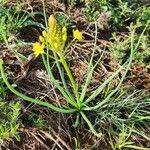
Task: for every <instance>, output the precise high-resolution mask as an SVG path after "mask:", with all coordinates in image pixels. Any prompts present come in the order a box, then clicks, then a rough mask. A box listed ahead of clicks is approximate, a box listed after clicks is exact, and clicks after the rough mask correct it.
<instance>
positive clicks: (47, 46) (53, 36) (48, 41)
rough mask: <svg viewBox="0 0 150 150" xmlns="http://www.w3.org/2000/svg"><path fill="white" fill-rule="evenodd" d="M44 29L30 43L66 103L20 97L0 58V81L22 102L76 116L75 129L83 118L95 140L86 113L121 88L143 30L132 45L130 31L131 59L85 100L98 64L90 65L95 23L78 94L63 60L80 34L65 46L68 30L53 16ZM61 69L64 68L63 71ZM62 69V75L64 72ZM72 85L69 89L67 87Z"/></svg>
mask: <svg viewBox="0 0 150 150" xmlns="http://www.w3.org/2000/svg"><path fill="white" fill-rule="evenodd" d="M46 26H47V27H46V30H44V31H43V32H42V35H41V36H40V37H39V42H36V43H34V44H33V52H34V54H35V56H36V57H38V56H39V55H41V56H42V59H43V63H44V66H45V69H46V71H47V74H48V76H49V79H50V81H51V82H52V83H53V85H54V86H55V88H56V89H57V90H58V91H59V93H60V94H61V95H62V96H63V97H64V99H65V100H66V104H64V105H63V106H61V107H59V106H56V105H55V104H51V103H48V102H45V101H41V100H40V99H37V98H35V99H34V98H31V97H29V96H27V95H24V94H22V93H21V92H19V91H17V90H16V89H15V88H14V87H13V86H12V85H11V84H10V83H9V82H8V80H7V78H6V75H5V73H4V68H3V60H2V59H0V70H1V74H2V78H3V80H4V82H5V83H6V85H7V86H8V88H9V89H10V90H11V91H12V92H13V93H15V94H16V95H17V96H19V97H21V98H22V99H24V100H26V101H29V102H32V103H35V104H39V105H42V106H46V107H48V108H50V109H52V110H54V111H57V112H61V113H74V114H75V115H76V120H75V126H77V125H78V124H79V121H80V119H81V118H82V119H84V120H85V122H86V123H87V124H88V126H89V128H90V131H91V132H92V133H93V134H94V135H96V136H97V137H101V136H102V133H97V132H96V130H95V129H94V126H93V125H92V123H91V121H90V120H89V119H88V112H89V111H90V112H92V111H93V112H95V110H96V109H98V108H100V107H102V106H103V105H106V104H107V103H108V102H109V100H110V98H111V97H112V96H113V95H114V94H115V93H116V92H117V91H118V89H119V88H120V86H121V84H122V82H123V80H124V78H125V76H126V74H127V72H128V70H129V68H130V65H131V62H132V58H133V54H134V51H136V49H137V48H138V46H139V43H140V40H141V38H142V36H143V33H144V31H145V30H143V32H142V34H141V36H140V37H139V40H138V42H137V44H136V45H134V33H135V28H133V30H132V32H131V47H130V48H131V53H130V57H129V58H128V59H127V60H126V62H125V63H124V64H123V65H122V66H120V67H119V68H118V69H117V70H116V72H114V73H113V74H112V75H111V76H110V77H109V78H108V79H107V80H105V81H104V83H102V84H101V85H99V86H98V87H97V89H96V90H94V91H93V93H92V94H91V95H90V96H89V97H87V95H86V94H87V88H88V87H89V84H90V82H91V80H92V78H93V72H94V69H95V68H96V66H97V65H98V64H99V62H100V59H99V60H98V61H97V63H96V64H93V58H94V53H95V49H96V41H97V24H96V23H95V27H96V31H95V44H94V48H93V52H92V56H91V58H90V62H89V64H88V69H87V77H86V80H85V83H84V84H83V85H82V89H81V91H80V92H79V89H78V85H77V83H76V82H75V80H74V77H73V75H72V73H71V70H70V68H69V66H68V63H67V61H66V57H65V52H66V50H67V49H68V47H69V46H70V45H71V44H72V43H73V41H75V40H83V36H82V33H81V32H80V31H79V30H78V29H75V30H73V36H74V39H73V40H72V42H70V43H69V44H68V45H67V44H66V41H67V28H66V27H63V28H62V27H60V26H59V24H58V23H57V20H56V19H55V17H54V16H53V15H51V16H50V17H49V19H48V22H47V23H46ZM52 59H54V60H55V63H56V66H57V69H58V71H59V75H60V79H61V81H58V79H56V78H55V76H54V73H53V69H52V65H51V63H50V62H51V61H52ZM62 67H63V69H62ZM63 70H65V75H64V71H63ZM122 70H124V74H123V75H122V77H121V79H120V82H119V84H118V85H117V87H116V88H115V89H114V90H112V91H111V92H109V94H108V95H107V96H106V97H105V98H104V99H101V100H97V101H96V99H98V96H99V95H100V94H101V92H102V91H103V90H104V88H105V87H106V86H107V85H108V84H110V83H111V81H112V80H113V79H114V78H115V77H116V76H117V75H118V74H119V72H121V71H122ZM68 80H69V81H70V84H68V82H67V81H68ZM70 85H71V87H69V86H70Z"/></svg>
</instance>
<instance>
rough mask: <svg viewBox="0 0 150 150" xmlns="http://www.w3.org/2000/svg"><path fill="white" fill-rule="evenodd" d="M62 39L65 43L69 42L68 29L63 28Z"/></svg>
mask: <svg viewBox="0 0 150 150" xmlns="http://www.w3.org/2000/svg"><path fill="white" fill-rule="evenodd" d="M62 39H63V41H64V43H65V42H66V40H67V28H66V27H63V28H62Z"/></svg>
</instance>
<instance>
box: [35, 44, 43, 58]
mask: <svg viewBox="0 0 150 150" xmlns="http://www.w3.org/2000/svg"><path fill="white" fill-rule="evenodd" d="M44 48H45V45H44V44H40V43H39V42H36V43H33V52H34V55H35V57H38V56H39V55H40V54H43V53H44Z"/></svg>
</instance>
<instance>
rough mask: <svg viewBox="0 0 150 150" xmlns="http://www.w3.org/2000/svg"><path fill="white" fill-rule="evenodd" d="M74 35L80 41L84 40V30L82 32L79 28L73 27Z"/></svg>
mask: <svg viewBox="0 0 150 150" xmlns="http://www.w3.org/2000/svg"><path fill="white" fill-rule="evenodd" d="M73 37H74V38H75V39H77V40H79V41H82V40H83V35H82V32H80V31H79V30H78V29H76V30H74V29H73Z"/></svg>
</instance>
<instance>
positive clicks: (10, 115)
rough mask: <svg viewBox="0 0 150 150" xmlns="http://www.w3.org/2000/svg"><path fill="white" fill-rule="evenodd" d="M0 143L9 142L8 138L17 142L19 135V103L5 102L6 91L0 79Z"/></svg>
mask: <svg viewBox="0 0 150 150" xmlns="http://www.w3.org/2000/svg"><path fill="white" fill-rule="evenodd" d="M0 84H1V87H0V142H2V143H3V142H4V141H5V140H9V138H12V137H15V138H16V139H17V140H19V139H20V138H19V134H18V132H17V130H18V128H19V125H20V124H19V121H18V118H19V115H20V110H21V105H20V102H6V101H5V96H6V90H7V88H6V87H5V86H4V82H3V80H2V78H1V77H0Z"/></svg>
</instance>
